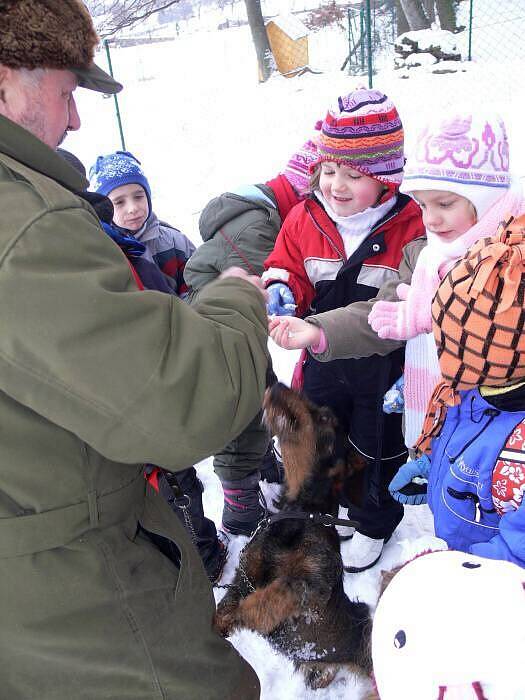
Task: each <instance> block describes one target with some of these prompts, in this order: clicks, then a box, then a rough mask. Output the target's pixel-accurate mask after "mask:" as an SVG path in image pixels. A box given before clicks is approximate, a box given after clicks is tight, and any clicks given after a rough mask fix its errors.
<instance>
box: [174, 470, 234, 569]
mask: <svg viewBox="0 0 525 700" xmlns="http://www.w3.org/2000/svg"><path fill="white" fill-rule="evenodd" d="M170 476H171V475H170ZM176 479H177V482H178V485H179V487H180V489H181V490H182V494H183V495H182V496H181V497H179V498H178V499H176V501H175V512H176V513H177V515H178V517H179V518H180V520H181V521H182V522H183V523H184V525H185V526H186V528H187V530H188V531H189V533H190V535H191V538H192V540H193V542H194V543H195V545H196V547H197V549H198V550H199V554H200V555H201V559H202V562H203V564H204V568H205V569H206V573H207V574H208V578H209V579H210V581H211V582H212V583H216V582H217V581H218V580H219V578H220V577H221V574H222V570H223V568H224V564H225V562H226V558H227V556H228V540H227V539H226V538H221V539H219V537H218V536H217V530H216V528H215V524H214V523H213V521H212V520H210V519H209V518H207V517H206V516H205V515H204V509H203V506H202V492H203V491H204V487H203V485H202V482H201V480H200V479H199V478H198V477H197V473H196V471H195V469H194V468H193V467H191V468H190V469H185V470H184V471H182V472H177V477H176Z"/></svg>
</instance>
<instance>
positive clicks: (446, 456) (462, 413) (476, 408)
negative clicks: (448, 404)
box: [428, 389, 525, 567]
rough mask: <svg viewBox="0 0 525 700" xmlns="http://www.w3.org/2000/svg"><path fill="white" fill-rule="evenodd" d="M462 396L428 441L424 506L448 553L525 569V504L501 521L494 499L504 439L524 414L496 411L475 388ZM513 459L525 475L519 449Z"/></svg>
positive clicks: (516, 466) (521, 451) (503, 457)
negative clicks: (428, 467) (495, 475)
mask: <svg viewBox="0 0 525 700" xmlns="http://www.w3.org/2000/svg"><path fill="white" fill-rule="evenodd" d="M460 395H461V404H460V405H459V406H455V407H453V408H449V409H448V411H447V415H446V419H445V423H444V425H443V429H442V431H441V433H440V435H439V437H437V438H435V439H434V440H433V441H432V458H431V459H432V466H431V470H430V475H429V484H428V504H429V506H430V508H431V510H432V513H433V514H434V528H435V532H436V535H437V536H438V537H441V538H442V539H444V540H445V541H446V542H447V544H448V546H449V547H450V548H451V549H458V550H461V551H464V552H469V553H472V554H477V555H479V556H484V557H488V558H490V559H504V560H507V561H512V562H514V563H516V564H518V565H520V566H523V567H525V505H524V500H525V499H522V500H521V502H520V504H519V506H518V507H517V509H515V510H511V511H509V512H506V513H504V514H503V515H502V516H500V514H499V513H498V512H497V510H496V508H495V507H494V502H493V498H492V486H493V472H494V468H495V465H496V463H497V462H498V460H501V459H505V458H506V453H505V451H504V447H505V444H506V442H507V438H508V437H509V435H510V434H511V433H512V432H513V430H514V429H515V428H516V426H517V425H518V424H519V423H520V422H521V421H522V420H523V419H524V418H525V410H523V411H521V410H520V411H501V410H499V409H497V408H494V406H492V405H491V404H490V403H489V402H488V401H486V400H485V399H484V398H483V397H482V396H481V395H480V393H479V390H478V389H472V390H470V391H462V392H460ZM502 453H503V454H502ZM511 457H512V460H513V461H512V464H513V465H515V468H518V469H521V468H523V469H524V470H525V454H524V453H523V450H522V449H520V450H519V451H518V452H517V453H516V454H514V455H511Z"/></svg>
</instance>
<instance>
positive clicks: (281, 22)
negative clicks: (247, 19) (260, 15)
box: [266, 15, 308, 41]
mask: <svg viewBox="0 0 525 700" xmlns="http://www.w3.org/2000/svg"><path fill="white" fill-rule="evenodd" d="M271 22H273V23H274V24H276V25H277V26H278V27H279V29H282V30H283V32H284V33H285V34H287V35H288V36H289V37H290V39H293V41H297V39H302V38H303V36H307V35H308V28H307V27H306V26H305V25H304V24H303V23H302V22H301V20H300V19H298V18H297V17H294V16H293V15H278V16H277V17H272V19H270V20H268V22H266V26H268V25H269V24H270V23H271Z"/></svg>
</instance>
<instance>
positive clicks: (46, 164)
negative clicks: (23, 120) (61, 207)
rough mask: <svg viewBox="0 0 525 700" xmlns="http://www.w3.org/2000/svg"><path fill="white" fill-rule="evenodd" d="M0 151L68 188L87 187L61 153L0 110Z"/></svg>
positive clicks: (83, 179)
mask: <svg viewBox="0 0 525 700" xmlns="http://www.w3.org/2000/svg"><path fill="white" fill-rule="evenodd" d="M0 153H4V154H5V155H6V156H9V157H10V158H13V159H14V160H16V161H18V162H19V163H22V164H23V165H25V166H27V167H28V168H31V170H36V171H37V172H39V173H41V174H42V175H45V176H46V177H49V178H51V179H52V180H55V181H56V182H58V183H59V184H61V185H63V186H64V187H65V188H66V189H68V190H71V191H78V190H83V189H87V187H88V185H89V183H88V181H87V180H86V178H85V177H83V176H82V175H81V174H80V173H79V172H77V171H76V170H75V169H74V168H73V167H72V166H71V165H69V163H67V162H66V161H65V160H64V159H63V158H62V157H61V156H59V155H58V153H56V152H55V151H53V150H52V149H51V148H49V146H47V145H46V144H45V143H44V142H43V141H41V140H40V139H38V138H37V137H36V136H33V134H31V133H30V132H29V131H27V129H24V128H23V127H21V126H19V125H18V124H15V122H13V121H11V120H10V119H7V117H4V116H2V115H1V114H0Z"/></svg>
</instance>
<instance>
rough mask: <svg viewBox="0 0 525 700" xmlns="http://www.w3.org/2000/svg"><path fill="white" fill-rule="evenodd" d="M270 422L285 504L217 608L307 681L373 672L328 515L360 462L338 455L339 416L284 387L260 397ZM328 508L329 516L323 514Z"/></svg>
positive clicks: (229, 628) (362, 608) (219, 620)
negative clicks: (346, 460) (276, 651)
mask: <svg viewBox="0 0 525 700" xmlns="http://www.w3.org/2000/svg"><path fill="white" fill-rule="evenodd" d="M263 405H264V421H265V423H266V425H267V426H268V428H269V430H270V432H271V434H272V435H277V437H278V438H279V444H280V447H281V451H282V458H283V465H284V472H285V490H284V493H283V496H282V498H281V502H280V506H281V510H280V511H279V513H277V514H273V515H270V516H269V517H268V518H266V520H263V522H262V523H261V525H260V526H259V528H258V530H257V531H256V532H255V534H254V535H253V537H252V539H251V540H250V541H249V542H248V544H247V545H246V547H245V548H244V549H243V551H242V552H241V555H240V558H239V566H238V568H237V571H236V573H235V577H234V580H233V583H232V584H231V585H230V586H229V588H228V591H227V593H226V595H225V596H224V598H223V599H222V600H221V602H220V603H219V605H218V608H217V612H216V614H215V627H216V629H217V630H218V631H219V632H220V633H221V634H222V635H223V636H228V635H230V634H231V633H232V632H233V631H234V630H235V629H236V628H241V627H244V628H248V629H251V630H255V631H256V632H259V633H260V634H261V635H263V636H264V637H266V638H267V639H268V640H269V641H270V643H271V644H273V645H274V646H275V647H276V648H278V649H279V650H280V651H282V652H283V653H285V654H286V655H287V656H288V657H290V658H291V659H292V660H293V662H294V664H295V667H296V668H298V669H300V670H301V671H302V672H303V674H304V676H305V682H306V684H307V685H308V686H310V687H311V688H323V687H326V686H327V685H329V684H330V683H331V682H332V680H333V679H334V677H335V675H336V673H337V671H338V670H339V669H340V668H349V669H351V670H352V671H357V672H360V673H363V674H369V673H370V671H371V661H370V652H369V643H370V629H371V621H370V611H369V608H368V606H367V605H366V604H364V603H360V602H352V601H350V600H349V598H348V597H347V596H346V594H345V592H344V589H343V562H342V558H341V551H340V546H339V537H338V535H337V532H336V530H335V527H334V526H333V524H331V521H332V518H331V516H330V514H331V513H334V512H336V509H337V504H338V498H337V494H338V491H339V490H340V489H341V488H343V484H344V482H345V480H346V479H348V478H349V477H350V476H351V475H352V473H353V471H354V469H355V465H349V464H345V463H343V461H342V460H339V461H336V459H335V456H334V455H335V451H336V419H335V416H334V415H333V413H332V412H331V410H330V409H328V408H319V407H318V406H316V405H314V404H313V403H311V402H310V401H308V400H307V399H306V398H305V397H304V396H302V395H301V394H298V393H297V392H295V391H293V390H291V389H288V388H287V387H286V386H284V385H283V384H274V385H273V386H272V387H271V388H270V389H268V390H267V391H266V394H265V398H264V404H263ZM325 514H328V515H325Z"/></svg>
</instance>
